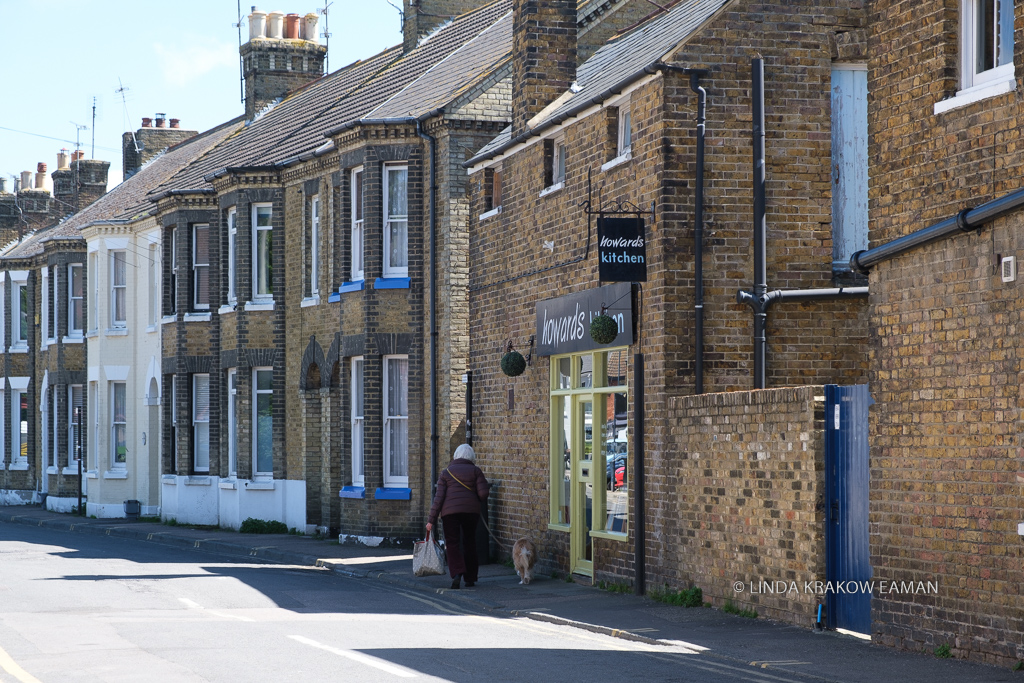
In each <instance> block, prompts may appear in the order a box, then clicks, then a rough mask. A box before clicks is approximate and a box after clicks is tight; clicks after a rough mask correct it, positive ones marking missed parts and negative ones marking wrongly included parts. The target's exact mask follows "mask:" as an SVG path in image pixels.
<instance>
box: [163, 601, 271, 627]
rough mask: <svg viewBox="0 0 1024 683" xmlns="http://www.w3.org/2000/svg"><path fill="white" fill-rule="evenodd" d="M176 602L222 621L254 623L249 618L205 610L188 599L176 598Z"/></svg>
mask: <svg viewBox="0 0 1024 683" xmlns="http://www.w3.org/2000/svg"><path fill="white" fill-rule="evenodd" d="M178 601H179V602H181V603H182V604H183V605H185V607H188V608H189V609H197V610H200V611H203V612H206V613H207V614H212V615H214V616H215V617H223V618H224V619H237V620H238V621H252V622H254V621H256V620H255V619H250V618H249V617H240V616H238V615H236V614H227V613H225V612H218V611H217V610H213V609H206V608H205V607H203V606H202V605H200V604H199V603H198V602H193V601H192V600H189V599H188V598H178Z"/></svg>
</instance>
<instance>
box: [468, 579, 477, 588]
mask: <svg viewBox="0 0 1024 683" xmlns="http://www.w3.org/2000/svg"><path fill="white" fill-rule="evenodd" d="M475 585H476V581H466V588H472V587H473V586H475Z"/></svg>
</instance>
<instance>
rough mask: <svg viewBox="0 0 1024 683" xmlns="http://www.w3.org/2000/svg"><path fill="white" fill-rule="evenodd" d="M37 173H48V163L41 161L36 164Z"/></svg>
mask: <svg viewBox="0 0 1024 683" xmlns="http://www.w3.org/2000/svg"><path fill="white" fill-rule="evenodd" d="M36 173H46V164H44V163H43V162H41V161H40V162H39V163H38V164H36Z"/></svg>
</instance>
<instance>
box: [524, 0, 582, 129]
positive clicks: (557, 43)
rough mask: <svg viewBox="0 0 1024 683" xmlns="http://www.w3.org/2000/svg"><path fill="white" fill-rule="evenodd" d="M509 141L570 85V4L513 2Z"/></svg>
mask: <svg viewBox="0 0 1024 683" xmlns="http://www.w3.org/2000/svg"><path fill="white" fill-rule="evenodd" d="M512 54H514V55H517V56H518V59H515V60H513V65H512V137H513V138H514V137H516V136H518V135H519V134H521V133H523V132H525V131H526V129H527V122H528V121H529V120H530V119H532V118H533V117H534V116H536V115H537V114H538V113H540V111H541V110H542V109H543V108H544V107H546V106H548V105H549V104H551V103H552V102H553V101H555V99H557V98H558V97H559V96H560V95H561V94H562V93H564V92H565V91H566V90H568V89H569V86H570V85H572V83H573V81H575V80H576V0H514V2H513V6H512Z"/></svg>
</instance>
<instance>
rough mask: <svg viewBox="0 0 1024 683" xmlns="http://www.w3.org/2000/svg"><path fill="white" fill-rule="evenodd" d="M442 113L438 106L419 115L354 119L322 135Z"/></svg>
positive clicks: (424, 119)
mask: <svg viewBox="0 0 1024 683" xmlns="http://www.w3.org/2000/svg"><path fill="white" fill-rule="evenodd" d="M443 113H444V107H438V108H437V109H431V110H430V111H428V112H427V113H425V114H420V115H419V116H396V117H391V118H384V119H354V120H352V121H349V122H348V123H343V124H341V125H340V126H338V127H337V128H331V129H330V130H328V131H326V132H325V133H324V137H331V136H334V135H338V134H340V133H344V132H345V131H348V130H352V129H353V128H356V127H357V126H385V125H388V124H389V123H416V122H418V121H419V122H422V121H426V120H427V119H429V118H432V117H434V116H438V115H439V114H443Z"/></svg>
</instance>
